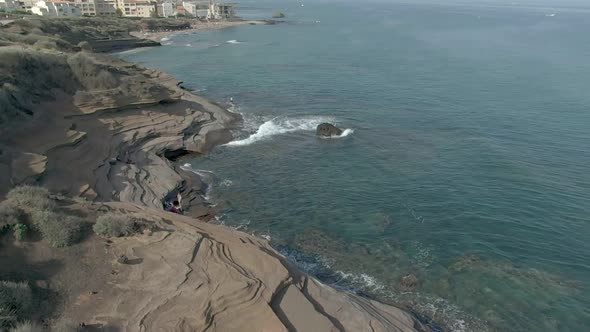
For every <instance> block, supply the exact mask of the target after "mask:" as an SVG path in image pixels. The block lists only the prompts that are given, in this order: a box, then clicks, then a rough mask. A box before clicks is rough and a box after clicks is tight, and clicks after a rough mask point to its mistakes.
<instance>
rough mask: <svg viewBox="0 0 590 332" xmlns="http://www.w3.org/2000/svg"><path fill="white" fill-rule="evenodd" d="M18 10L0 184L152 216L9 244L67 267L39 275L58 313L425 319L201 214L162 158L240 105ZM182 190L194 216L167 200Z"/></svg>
mask: <svg viewBox="0 0 590 332" xmlns="http://www.w3.org/2000/svg"><path fill="white" fill-rule="evenodd" d="M14 24H15V23H13V24H11V25H9V26H8V27H7V30H5V31H9V32H6V33H4V34H3V35H0V37H2V38H0V41H2V40H4V41H8V42H7V43H5V44H3V45H4V46H2V47H0V52H2V53H1V54H2V58H3V63H1V64H0V73H2V77H3V78H4V80H3V82H4V83H3V86H2V91H1V92H2V94H1V95H0V105H1V106H2V112H3V113H4V114H1V117H0V120H1V121H0V125H1V130H0V150H1V151H2V153H1V154H0V169H1V172H0V196H4V195H5V194H6V192H7V191H8V190H9V189H10V188H12V187H14V186H17V185H22V184H34V185H41V186H44V187H46V188H48V189H50V190H51V191H52V192H54V193H59V194H60V195H63V196H65V197H72V198H75V199H76V200H82V201H81V202H80V203H69V204H71V205H69V206H68V209H69V210H71V211H74V212H75V213H77V214H79V215H85V216H90V217H92V216H97V215H100V214H101V213H104V211H116V212H117V213H120V214H123V215H132V216H133V217H134V218H136V219H141V220H143V221H144V222H145V223H149V224H150V225H151V226H150V228H149V231H147V232H144V233H142V234H139V235H136V236H128V237H123V238H115V239H112V240H108V241H106V242H105V241H104V240H103V239H101V238H99V237H97V236H91V237H89V238H88V239H86V240H85V241H84V242H82V243H81V244H79V245H77V246H76V247H72V248H69V249H71V250H70V251H67V250H66V251H62V252H59V251H51V250H53V249H48V248H46V245H45V244H43V243H40V242H38V241H37V242H30V243H28V242H25V243H18V242H17V243H16V244H6V245H7V246H9V247H10V248H13V246H14V250H15V251H18V250H19V248H20V249H23V248H25V249H27V250H26V251H23V252H22V253H21V252H20V251H18V252H19V253H20V254H22V255H33V254H32V253H35V252H37V253H38V252H43V255H42V256H31V257H28V259H27V261H41V262H43V261H45V260H46V261H48V262H49V261H51V260H55V259H60V260H61V261H60V262H61V263H60V264H62V265H63V266H64V268H63V269H62V270H63V271H67V273H66V272H55V273H53V274H52V275H51V276H47V278H48V279H49V280H50V281H51V282H50V284H55V285H56V286H55V289H54V291H57V292H58V293H63V294H64V295H63V296H64V300H63V303H62V305H61V309H60V311H59V312H57V313H53V317H55V316H59V317H65V318H68V319H70V320H78V321H81V322H84V325H85V326H87V325H88V326H90V325H92V326H94V327H107V328H114V329H117V330H119V329H120V330H129V331H135V330H147V331H155V330H163V329H167V330H187V331H202V330H211V331H263V330H265V331H336V330H339V331H344V330H350V331H428V328H427V327H425V326H423V325H422V324H421V323H420V322H419V321H418V320H417V319H415V318H414V316H413V315H412V314H410V313H409V312H407V311H404V310H402V309H398V308H396V307H394V306H389V305H385V304H381V303H378V302H376V301H373V300H370V299H366V298H363V297H360V296H357V295H354V294H348V293H343V292H338V291H336V290H334V289H333V288H331V287H328V286H325V285H323V284H321V283H320V282H318V281H317V280H315V279H314V278H311V277H309V276H307V275H305V274H304V273H302V272H300V271H299V270H297V269H296V268H294V267H293V266H292V265H291V264H290V263H289V262H288V261H287V259H286V258H285V257H283V256H281V255H280V254H278V253H277V252H276V251H275V250H274V249H273V248H272V247H271V246H270V245H269V244H268V242H267V241H265V240H262V239H258V238H255V237H253V236H250V235H248V234H245V233H241V232H238V231H234V230H232V229H229V228H225V227H222V226H216V225H209V224H207V223H205V222H203V221H207V220H208V219H210V218H211V217H212V216H213V214H214V211H213V210H212V209H211V207H209V206H208V204H207V202H205V201H203V199H202V195H203V188H204V186H203V183H202V181H201V179H200V178H199V177H198V176H196V175H194V174H192V173H189V172H185V171H182V170H181V169H180V168H179V167H178V165H175V163H174V162H173V161H171V159H174V158H177V157H179V156H182V155H186V154H203V153H207V152H208V151H210V150H211V149H212V148H213V147H215V146H217V145H220V144H224V143H227V142H229V141H230V140H231V139H232V135H231V129H233V128H236V127H237V126H239V125H240V123H241V119H240V117H239V116H238V115H236V114H233V113H231V112H229V111H227V110H226V109H224V108H223V107H221V106H220V105H217V104H215V103H213V102H211V101H208V100H206V99H205V98H202V97H199V96H197V95H194V94H192V93H190V92H188V91H186V90H184V89H182V88H181V87H179V85H180V84H179V82H178V81H177V80H176V79H174V78H173V77H171V76H170V75H167V74H164V73H161V72H158V71H155V70H150V69H146V68H142V67H140V66H138V65H135V64H132V63H128V62H125V61H122V60H120V59H117V58H114V57H112V56H110V55H107V54H99V53H94V52H91V51H89V50H84V47H82V48H76V47H72V45H71V43H72V42H73V41H75V40H76V39H75V38H73V37H72V36H69V38H68V36H62V37H63V39H57V38H56V37H55V35H49V32H48V31H51V29H53V28H54V26H53V25H54V24H55V22H47V21H46V22H41V23H39V26H36V27H35V28H36V29H39V30H40V31H41V32H38V31H32V30H27V29H28V25H29V24H30V23H29V22H27V23H26V25H25V26H16V27H15V26H14ZM16 24H17V25H18V24H19V23H18V22H17V23H16ZM10 31H21V32H22V31H25V32H26V33H25V34H22V33H21V34H20V36H26V38H22V40H21V39H19V38H21V37H18V36H15V35H12V34H14V33H13V32H10ZM31 40H33V42H32V43H30V41H31ZM47 43H48V45H49V47H45V46H43V45H45V44H47ZM178 191H180V192H182V193H183V195H184V197H185V199H184V200H183V203H185V206H186V207H187V208H188V213H189V216H179V215H176V214H172V213H168V212H165V211H163V210H162V202H163V201H164V200H166V199H167V198H168V197H169V196H171V195H173V194H175V193H176V192H178ZM195 218H196V219H195ZM197 219H198V220H200V221H198V220H197ZM68 255H69V256H68ZM121 255H124V256H125V257H131V258H132V259H133V260H134V262H137V264H128V262H127V261H125V262H123V263H121V261H120V260H118V259H117V258H118V257H121ZM10 256H11V255H8V256H4V255H0V260H1V262H2V266H3V269H16V270H15V271H17V270H18V266H17V267H12V266H10V265H9V264H8V263H6V261H5V260H10ZM12 256H14V255H12ZM40 257H41V258H40ZM5 263H6V264H5ZM71 271H77V272H75V273H72V272H71ZM109 271H110V273H109ZM0 272H3V273H4V272H6V273H8V274H10V272H11V271H0ZM13 272H14V271H13ZM21 272H22V271H21ZM90 279H92V280H93V281H92V282H89V283H86V282H85V280H90ZM90 285H91V286H92V287H93V288H92V289H88V287H90ZM96 294H98V295H97V296H94V295H96Z"/></svg>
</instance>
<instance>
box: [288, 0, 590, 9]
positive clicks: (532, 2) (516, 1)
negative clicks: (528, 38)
mask: <svg viewBox="0 0 590 332" xmlns="http://www.w3.org/2000/svg"><path fill="white" fill-rule="evenodd" d="M292 1H299V2H304V3H313V2H316V1H318V2H328V1H329V2H359V1H362V2H368V3H370V2H389V3H396V2H397V3H432V4H445V3H456V4H489V5H512V6H519V5H520V6H544V7H556V8H559V7H568V6H580V7H590V0H292ZM289 2H290V1H289Z"/></svg>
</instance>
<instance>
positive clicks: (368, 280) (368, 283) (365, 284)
mask: <svg viewBox="0 0 590 332" xmlns="http://www.w3.org/2000/svg"><path fill="white" fill-rule="evenodd" d="M336 273H337V274H338V275H339V276H340V277H341V278H342V279H343V280H346V281H348V282H350V283H352V284H353V285H355V286H361V287H362V288H364V289H367V290H370V291H373V292H379V291H382V290H384V289H385V285H383V284H382V283H380V282H379V281H378V280H377V279H376V278H375V277H373V276H370V275H368V274H366V273H360V274H354V273H347V272H343V271H336Z"/></svg>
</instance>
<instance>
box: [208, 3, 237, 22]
mask: <svg viewBox="0 0 590 332" xmlns="http://www.w3.org/2000/svg"><path fill="white" fill-rule="evenodd" d="M234 14H235V12H234V6H233V5H230V4H224V3H215V2H213V0H210V1H209V10H208V11H207V19H208V20H229V19H231V18H233V17H234Z"/></svg>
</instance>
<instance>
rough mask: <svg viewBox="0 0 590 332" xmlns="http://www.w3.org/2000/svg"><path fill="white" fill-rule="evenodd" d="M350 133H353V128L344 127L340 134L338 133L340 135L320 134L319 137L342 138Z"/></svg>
mask: <svg viewBox="0 0 590 332" xmlns="http://www.w3.org/2000/svg"><path fill="white" fill-rule="evenodd" d="M352 134H354V129H352V128H348V129H344V130H343V131H342V134H340V135H336V136H321V137H322V138H326V139H330V138H342V137H346V136H350V135H352Z"/></svg>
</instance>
